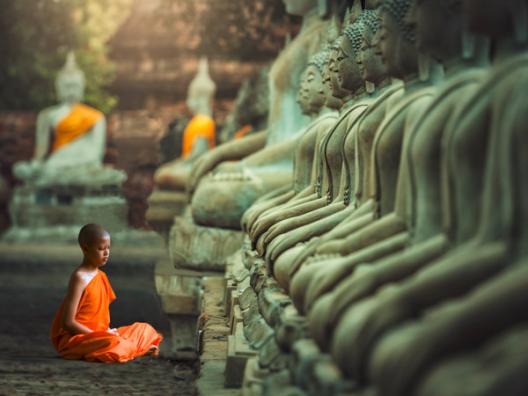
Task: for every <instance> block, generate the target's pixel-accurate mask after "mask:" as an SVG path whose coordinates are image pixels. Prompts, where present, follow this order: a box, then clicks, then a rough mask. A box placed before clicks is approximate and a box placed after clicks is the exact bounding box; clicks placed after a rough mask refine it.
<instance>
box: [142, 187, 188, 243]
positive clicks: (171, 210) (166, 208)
mask: <svg viewBox="0 0 528 396" xmlns="http://www.w3.org/2000/svg"><path fill="white" fill-rule="evenodd" d="M187 200H188V199H187V194H186V193H185V192H182V191H168V190H155V191H154V192H153V193H152V194H151V195H150V196H149V198H148V205H149V207H148V210H147V213H146V219H147V221H148V223H149V224H150V225H151V226H152V228H154V229H155V230H156V231H157V232H159V233H160V234H161V235H162V236H163V237H164V238H168V235H169V232H170V229H171V227H172V224H173V222H174V217H175V216H180V215H182V214H183V212H184V211H185V208H186V206H187Z"/></svg>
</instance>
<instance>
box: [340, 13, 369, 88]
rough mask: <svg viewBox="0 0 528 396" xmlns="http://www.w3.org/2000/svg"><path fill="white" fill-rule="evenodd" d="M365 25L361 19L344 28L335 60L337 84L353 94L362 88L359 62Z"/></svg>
mask: <svg viewBox="0 0 528 396" xmlns="http://www.w3.org/2000/svg"><path fill="white" fill-rule="evenodd" d="M364 30H365V25H364V24H363V21H362V20H361V18H358V19H357V20H356V21H355V22H354V23H352V24H350V25H348V26H346V27H345V28H344V29H343V33H342V34H341V41H340V42H339V46H338V50H337V59H336V69H337V72H338V78H337V82H338V83H339V84H340V86H341V88H342V89H346V90H347V91H350V92H355V91H357V90H358V89H360V88H362V87H363V86H364V83H365V81H364V80H363V65H362V64H361V62H360V60H359V53H360V50H361V45H362V37H363V31H364Z"/></svg>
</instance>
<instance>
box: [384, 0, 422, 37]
mask: <svg viewBox="0 0 528 396" xmlns="http://www.w3.org/2000/svg"><path fill="white" fill-rule="evenodd" d="M412 2H413V0H385V1H384V2H383V4H382V5H381V9H382V10H383V11H386V12H388V13H389V14H390V15H392V17H393V18H394V19H395V21H396V23H397V24H398V27H399V28H400V31H401V32H402V35H403V37H404V38H405V39H406V40H407V41H409V42H412V43H414V42H416V34H415V32H414V30H413V29H412V27H411V26H410V25H409V24H408V23H407V21H406V17H407V13H408V12H409V10H410V8H411V6H412Z"/></svg>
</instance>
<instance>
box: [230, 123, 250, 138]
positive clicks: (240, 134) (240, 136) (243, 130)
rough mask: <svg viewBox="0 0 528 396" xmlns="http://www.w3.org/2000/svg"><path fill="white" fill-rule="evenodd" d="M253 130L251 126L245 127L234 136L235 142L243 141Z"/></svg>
mask: <svg viewBox="0 0 528 396" xmlns="http://www.w3.org/2000/svg"><path fill="white" fill-rule="evenodd" d="M252 129H253V127H252V126H251V125H249V124H246V125H244V126H243V127H242V128H240V129H239V130H238V131H236V132H235V135H234V138H235V140H237V139H242V138H243V137H244V136H246V135H247V134H248V133H249V132H251V130H252Z"/></svg>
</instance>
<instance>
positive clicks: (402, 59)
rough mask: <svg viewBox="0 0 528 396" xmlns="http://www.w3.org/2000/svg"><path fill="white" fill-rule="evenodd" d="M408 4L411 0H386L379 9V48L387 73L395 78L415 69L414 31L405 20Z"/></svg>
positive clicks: (416, 55)
mask: <svg viewBox="0 0 528 396" xmlns="http://www.w3.org/2000/svg"><path fill="white" fill-rule="evenodd" d="M410 4H411V0H386V1H385V2H384V4H383V7H382V10H381V34H380V44H379V48H380V51H381V56H382V58H383V63H384V64H385V66H386V68H387V73H388V74H389V75H390V76H393V77H397V78H404V77H405V76H406V75H407V74H408V73H411V72H416V70H417V57H418V54H417V52H416V51H417V50H416V46H415V39H414V32H413V31H412V29H411V27H410V26H409V25H407V22H408V21H407V20H406V16H407V12H408V10H409V8H410ZM394 5H395V7H393V6H394Z"/></svg>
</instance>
